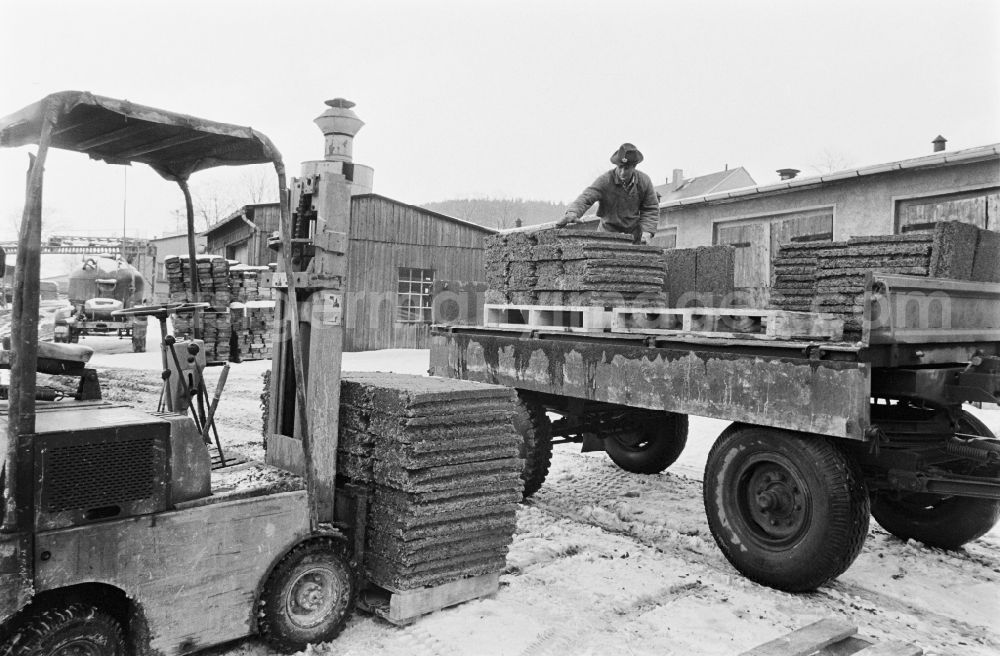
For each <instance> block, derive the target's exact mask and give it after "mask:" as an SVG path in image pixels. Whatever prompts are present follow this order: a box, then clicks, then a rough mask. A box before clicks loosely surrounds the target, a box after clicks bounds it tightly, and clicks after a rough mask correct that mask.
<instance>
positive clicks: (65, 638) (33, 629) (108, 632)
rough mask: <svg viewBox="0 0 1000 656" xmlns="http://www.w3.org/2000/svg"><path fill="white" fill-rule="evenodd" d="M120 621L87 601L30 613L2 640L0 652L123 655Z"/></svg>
mask: <svg viewBox="0 0 1000 656" xmlns="http://www.w3.org/2000/svg"><path fill="white" fill-rule="evenodd" d="M125 653H126V652H125V635H124V633H123V632H122V627H121V624H119V623H118V621H117V620H116V619H115V618H113V617H112V616H111V615H108V614H107V613H105V612H104V611H102V610H99V609H98V608H96V607H94V606H90V605H88V604H70V605H68V606H65V607H63V608H50V609H48V610H44V611H39V612H37V613H36V614H34V615H32V616H30V617H29V618H28V619H27V620H26V621H25V622H24V623H23V624H21V625H20V628H19V629H15V630H14V631H13V635H11V636H9V637H8V638H7V639H6V640H4V642H3V643H2V644H0V656H124V655H125Z"/></svg>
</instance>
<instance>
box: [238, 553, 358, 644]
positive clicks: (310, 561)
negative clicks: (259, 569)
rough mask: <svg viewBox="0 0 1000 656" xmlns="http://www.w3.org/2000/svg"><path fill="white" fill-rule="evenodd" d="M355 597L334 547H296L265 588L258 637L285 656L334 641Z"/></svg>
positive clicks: (346, 564)
mask: <svg viewBox="0 0 1000 656" xmlns="http://www.w3.org/2000/svg"><path fill="white" fill-rule="evenodd" d="M356 592H357V591H356V586H355V582H354V572H353V571H352V569H351V565H350V562H349V560H348V558H347V556H346V555H345V553H344V549H343V547H342V546H341V545H340V544H339V543H337V542H335V541H333V540H319V541H315V542H308V543H306V544H303V545H300V546H298V547H296V548H295V549H292V551H290V552H289V553H288V555H287V556H285V557H284V558H283V559H282V560H281V562H280V563H278V565H277V567H275V568H274V571H273V572H271V575H270V576H269V577H268V579H267V583H266V584H265V585H264V589H263V591H262V592H261V596H260V602H259V604H258V613H257V618H258V628H259V630H260V635H261V637H262V638H264V640H266V641H267V642H268V643H269V644H270V645H271V646H272V647H274V648H275V649H278V650H280V651H283V652H285V653H292V652H295V651H299V650H302V649H305V648H306V645H308V644H310V643H317V642H328V641H330V640H333V639H334V638H335V637H337V635H338V634H339V633H340V631H341V630H342V629H343V628H344V624H346V623H347V617H348V615H349V614H350V612H351V609H352V608H353V607H354V599H355V594H356Z"/></svg>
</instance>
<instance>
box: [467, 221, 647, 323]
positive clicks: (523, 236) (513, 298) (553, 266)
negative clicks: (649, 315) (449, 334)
mask: <svg viewBox="0 0 1000 656" xmlns="http://www.w3.org/2000/svg"><path fill="white" fill-rule="evenodd" d="M664 278H665V272H664V259H663V251H662V250H661V249H660V248H658V247H656V246H639V245H636V244H633V243H632V238H631V237H630V236H629V235H623V234H618V233H611V232H598V231H594V230H568V229H556V230H543V231H539V232H536V233H525V232H510V233H501V234H498V235H495V236H493V237H490V238H489V239H487V240H486V283H487V286H488V290H487V293H486V302H487V303H496V304H505V303H506V304H511V305H550V306H588V305H589V306H611V305H637V304H638V305H643V306H646V307H650V306H662V305H663V304H664V302H665V298H664V295H663V283H664Z"/></svg>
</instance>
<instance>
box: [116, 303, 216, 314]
mask: <svg viewBox="0 0 1000 656" xmlns="http://www.w3.org/2000/svg"><path fill="white" fill-rule="evenodd" d="M207 307H209V304H208V303H163V304H162V305H137V306H136V307H132V308H128V309H125V310H115V311H114V312H112V313H111V316H113V317H156V316H160V315H167V314H178V313H180V312H193V311H194V310H201V309H204V308H207Z"/></svg>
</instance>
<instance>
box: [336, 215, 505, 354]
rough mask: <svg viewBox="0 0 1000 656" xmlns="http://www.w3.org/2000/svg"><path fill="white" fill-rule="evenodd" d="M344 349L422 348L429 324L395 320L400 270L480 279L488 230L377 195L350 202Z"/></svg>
mask: <svg viewBox="0 0 1000 656" xmlns="http://www.w3.org/2000/svg"><path fill="white" fill-rule="evenodd" d="M350 236H351V243H350V248H349V253H348V281H347V283H348V286H347V289H348V290H350V291H349V293H348V298H347V300H346V302H345V306H346V307H345V313H344V328H345V330H344V350H346V351H367V350H374V349H384V348H427V334H428V327H429V324H425V323H399V322H397V321H396V293H397V288H398V282H399V278H398V275H399V268H400V267H411V268H418V269H433V270H434V279H435V281H439V280H459V281H464V282H473V281H482V280H484V279H485V273H484V268H483V266H484V263H483V240H484V238H485V237H486V236H487V233H485V232H483V231H481V230H477V229H475V228H470V227H467V226H465V225H462V224H460V223H456V222H453V221H449V220H447V219H442V218H440V217H436V216H434V215H432V214H428V213H424V212H421V211H419V210H415V209H413V208H410V207H406V206H404V205H400V204H397V203H393V202H390V201H387V200H385V199H382V198H378V197H371V196H361V197H356V198H354V199H352V202H351V232H350Z"/></svg>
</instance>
